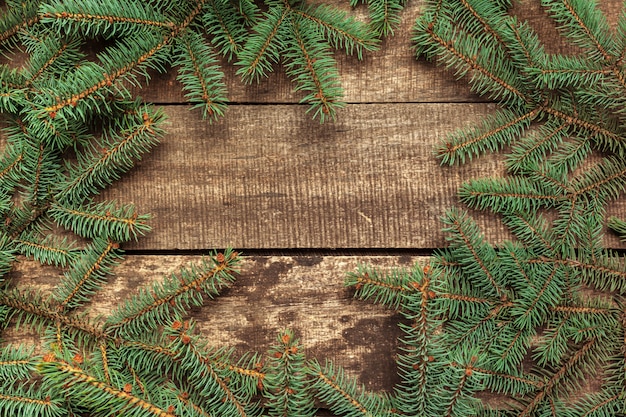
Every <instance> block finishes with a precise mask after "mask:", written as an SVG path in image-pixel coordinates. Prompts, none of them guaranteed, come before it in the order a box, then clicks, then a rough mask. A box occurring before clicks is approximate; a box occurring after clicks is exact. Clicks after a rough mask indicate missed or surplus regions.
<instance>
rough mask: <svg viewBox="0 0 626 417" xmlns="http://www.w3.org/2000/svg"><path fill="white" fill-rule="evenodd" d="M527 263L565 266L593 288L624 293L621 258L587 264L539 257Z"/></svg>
mask: <svg viewBox="0 0 626 417" xmlns="http://www.w3.org/2000/svg"><path fill="white" fill-rule="evenodd" d="M529 262H531V263H544V264H560V265H563V266H567V267H568V268H573V269H576V270H578V271H580V272H581V273H582V274H583V280H584V282H585V283H586V284H588V285H593V286H594V287H595V288H598V289H600V290H609V291H618V292H620V293H623V292H624V291H626V265H625V264H624V259H623V258H621V257H610V256H605V257H601V258H598V259H596V260H595V261H594V262H593V263H589V262H585V261H583V260H577V259H554V258H548V257H545V256H540V257H538V258H536V259H533V260H531V261H529Z"/></svg>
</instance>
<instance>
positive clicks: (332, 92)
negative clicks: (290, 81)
mask: <svg viewBox="0 0 626 417" xmlns="http://www.w3.org/2000/svg"><path fill="white" fill-rule="evenodd" d="M305 26H306V25H301V23H299V22H293V24H292V26H291V32H290V35H291V37H292V38H293V42H292V45H293V47H291V48H288V50H287V51H286V53H285V55H286V59H287V64H286V70H287V74H289V75H290V76H291V77H292V78H294V80H295V81H296V83H297V86H296V91H300V90H303V91H306V92H308V93H309V94H307V95H306V96H304V97H303V98H302V100H301V102H307V103H309V105H310V107H309V110H307V111H313V112H314V114H313V118H314V119H315V118H317V117H318V116H319V119H320V123H323V122H324V120H325V118H326V117H330V118H332V119H335V111H336V109H338V108H341V107H343V106H344V105H345V103H343V102H342V101H341V97H342V96H343V90H342V89H341V87H340V85H339V74H338V72H337V70H336V62H335V60H334V59H333V58H332V56H331V54H330V51H329V50H328V49H327V48H325V47H324V44H323V42H322V40H323V39H322V38H321V37H318V36H309V35H308V33H309V32H313V31H312V29H311V28H306V27H305Z"/></svg>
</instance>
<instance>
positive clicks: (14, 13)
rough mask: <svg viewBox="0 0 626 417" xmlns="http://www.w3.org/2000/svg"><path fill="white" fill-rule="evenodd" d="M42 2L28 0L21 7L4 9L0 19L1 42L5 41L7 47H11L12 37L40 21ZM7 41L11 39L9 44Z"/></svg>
mask: <svg viewBox="0 0 626 417" xmlns="http://www.w3.org/2000/svg"><path fill="white" fill-rule="evenodd" d="M40 3H41V1H39V0H28V1H24V2H22V4H21V7H18V8H16V9H9V10H7V11H6V12H5V11H3V16H2V18H1V19H0V44H2V43H5V45H6V46H7V47H10V46H11V41H12V40H13V39H12V38H13V37H14V36H15V35H16V34H18V33H19V32H20V31H21V30H24V29H27V28H29V27H32V26H33V25H35V24H37V23H38V22H39V20H40V18H39V16H38V15H37V8H38V7H39V4H40ZM7 41H9V43H8V44H7ZM5 45H3V46H5Z"/></svg>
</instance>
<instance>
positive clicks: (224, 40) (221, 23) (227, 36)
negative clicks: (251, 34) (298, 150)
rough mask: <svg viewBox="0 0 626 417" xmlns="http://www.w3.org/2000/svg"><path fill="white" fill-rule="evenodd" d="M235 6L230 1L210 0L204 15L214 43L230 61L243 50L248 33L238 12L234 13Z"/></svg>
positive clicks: (206, 26) (205, 23)
mask: <svg viewBox="0 0 626 417" xmlns="http://www.w3.org/2000/svg"><path fill="white" fill-rule="evenodd" d="M234 8H235V7H234V5H233V3H232V2H230V1H224V0H208V1H207V3H206V9H207V12H206V13H204V15H203V23H204V27H205V28H206V30H207V32H208V33H209V34H210V35H212V36H213V40H212V43H213V44H214V45H216V47H217V48H218V49H219V51H220V52H221V54H222V55H223V56H225V57H227V59H228V60H229V61H230V60H231V59H232V57H233V56H237V55H238V54H239V53H240V52H241V50H242V48H243V43H244V40H245V38H246V36H247V34H248V33H247V31H246V28H245V26H244V25H243V24H242V22H241V21H240V19H239V16H238V13H233V11H235V10H233V9H234Z"/></svg>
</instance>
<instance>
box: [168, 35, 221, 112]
mask: <svg viewBox="0 0 626 417" xmlns="http://www.w3.org/2000/svg"><path fill="white" fill-rule="evenodd" d="M176 46H177V48H175V49H176V52H177V57H176V60H175V65H177V66H178V67H179V70H178V77H177V79H178V81H180V82H181V83H182V84H183V90H186V91H187V94H185V97H186V98H187V99H188V100H189V101H190V102H191V103H194V104H195V106H194V108H197V107H199V108H202V116H203V117H204V118H207V116H208V117H209V120H211V121H212V120H214V119H215V118H217V117H219V116H222V115H223V114H224V110H225V108H226V104H225V102H226V101H227V99H226V85H225V84H224V82H223V77H224V74H223V73H222V72H221V71H220V70H219V66H218V65H217V60H216V59H215V57H214V54H213V51H212V50H211V49H210V48H209V47H208V46H207V45H205V44H204V40H203V39H202V37H201V36H200V35H197V34H195V33H194V32H189V33H187V34H186V35H185V36H183V37H181V39H180V41H179V42H178V43H176Z"/></svg>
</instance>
